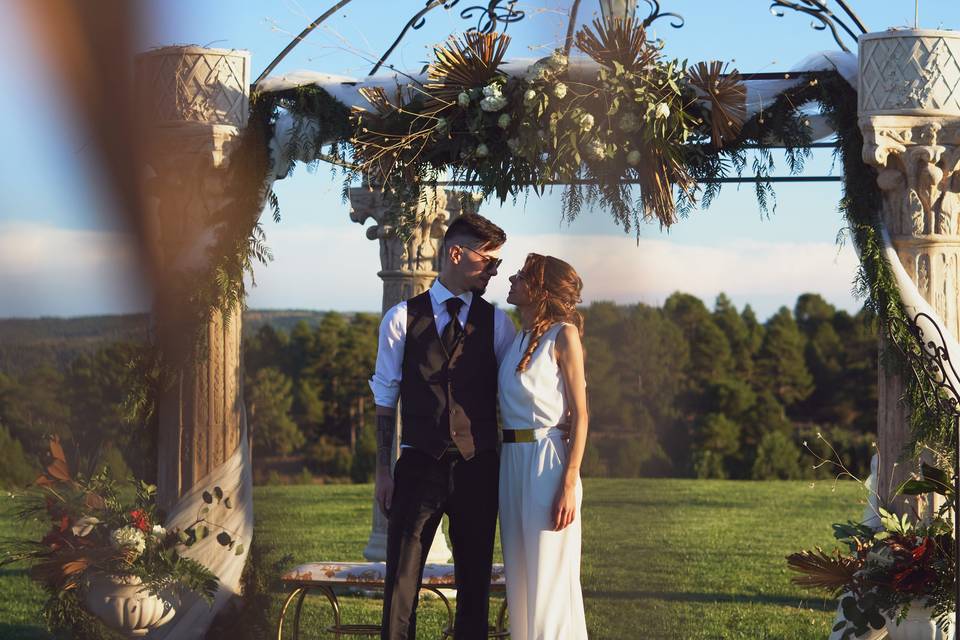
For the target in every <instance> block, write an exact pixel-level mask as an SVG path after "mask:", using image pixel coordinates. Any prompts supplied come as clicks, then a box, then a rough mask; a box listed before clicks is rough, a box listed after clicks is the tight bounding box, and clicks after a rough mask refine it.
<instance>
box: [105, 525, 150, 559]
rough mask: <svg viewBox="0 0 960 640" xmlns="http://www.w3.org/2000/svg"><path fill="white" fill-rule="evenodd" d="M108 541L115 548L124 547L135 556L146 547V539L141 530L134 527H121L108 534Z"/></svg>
mask: <svg viewBox="0 0 960 640" xmlns="http://www.w3.org/2000/svg"><path fill="white" fill-rule="evenodd" d="M110 542H111V543H112V544H113V546H114V547H116V548H117V549H125V550H127V551H129V552H131V553H133V554H134V555H135V556H139V555H140V554H141V553H143V551H144V549H146V548H147V540H146V538H145V537H144V535H143V531H140V529H137V528H136V527H130V526H127V527H123V528H122V529H117V530H116V531H114V532H113V533H111V534H110Z"/></svg>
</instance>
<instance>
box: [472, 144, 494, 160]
mask: <svg viewBox="0 0 960 640" xmlns="http://www.w3.org/2000/svg"><path fill="white" fill-rule="evenodd" d="M474 153H476V154H477V157H478V158H486V157H487V155H489V153H490V149H488V148H487V145H485V144H483V143H482V142H481V143H480V144H478V145H477V149H476V151H474Z"/></svg>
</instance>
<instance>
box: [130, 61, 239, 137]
mask: <svg viewBox="0 0 960 640" xmlns="http://www.w3.org/2000/svg"><path fill="white" fill-rule="evenodd" d="M137 75H138V77H139V79H140V80H141V86H143V87H145V88H146V89H147V92H146V94H141V95H140V96H139V99H140V109H141V112H142V114H143V116H144V117H145V118H146V120H147V121H148V122H150V123H152V124H153V123H178V122H201V123H204V124H217V125H228V126H233V127H238V128H239V127H242V126H243V125H244V124H245V123H246V121H247V111H248V107H247V88H248V86H249V84H250V54H249V53H248V52H246V51H239V50H226V49H202V48H200V47H165V48H163V49H157V50H155V51H150V52H148V53H144V54H142V55H140V56H138V57H137Z"/></svg>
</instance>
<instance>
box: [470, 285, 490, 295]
mask: <svg viewBox="0 0 960 640" xmlns="http://www.w3.org/2000/svg"><path fill="white" fill-rule="evenodd" d="M470 291H471V292H472V293H475V294H477V295H478V296H482V295H483V294H484V293H485V292H486V291H487V285H480V286H476V287H473V288H472V289H470Z"/></svg>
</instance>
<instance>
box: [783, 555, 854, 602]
mask: <svg viewBox="0 0 960 640" xmlns="http://www.w3.org/2000/svg"><path fill="white" fill-rule="evenodd" d="M787 566H788V567H790V568H791V569H792V570H793V571H796V572H798V573H801V574H803V575H800V576H794V577H793V578H792V579H791V580H792V582H793V583H794V584H797V585H799V586H801V587H806V588H809V589H823V590H826V591H829V592H831V593H839V592H840V591H843V590H844V589H846V588H849V586H850V584H851V583H852V582H853V580H854V574H855V573H856V572H857V571H858V570H859V569H860V568H861V563H860V561H858V560H857V559H856V558H851V557H849V556H843V555H840V552H839V551H836V552H834V555H828V554H826V553H824V551H823V549H821V548H820V547H815V548H814V550H813V551H800V552H799V553H791V554H790V555H789V556H787Z"/></svg>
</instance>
